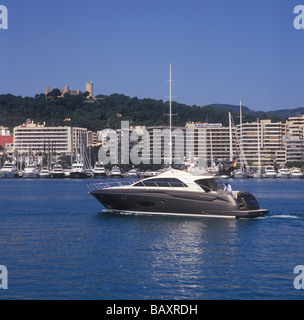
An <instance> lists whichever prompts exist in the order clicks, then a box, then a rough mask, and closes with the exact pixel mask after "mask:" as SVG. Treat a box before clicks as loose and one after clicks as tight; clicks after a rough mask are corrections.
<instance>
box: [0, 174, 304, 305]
mask: <svg viewBox="0 0 304 320" xmlns="http://www.w3.org/2000/svg"><path fill="white" fill-rule="evenodd" d="M90 182H93V181H92V180H91V181H89V180H68V179H67V180H39V179H36V180H23V179H17V180H0V265H2V266H5V267H6V268H7V270H8V279H7V280H8V282H7V284H8V288H7V289H6V290H3V289H1V290H0V299H103V300H108V299H115V300H127V299H128V300H143V299H147V300H152V299H153V300H155V299H157V300H163V299H170V300H171V299H177V300H183V299H187V300H188V299H191V300H203V299H303V298H304V290H303V289H300V290H296V289H295V287H294V279H295V277H296V276H297V275H296V274H294V268H295V267H296V266H297V265H304V179H303V180H292V179H290V180H279V179H277V180H268V179H262V180H255V179H246V180H229V183H230V184H231V185H232V188H233V190H244V191H251V192H253V193H255V195H256V196H257V198H258V200H259V202H260V205H261V207H262V208H267V209H270V213H269V215H268V216H267V217H264V218H257V219H238V220H234V219H222V218H187V217H172V216H171V217H165V216H144V215H123V214H113V213H112V214H111V213H103V212H102V210H103V209H104V208H103V207H102V206H101V204H100V203H99V202H98V201H97V200H95V199H94V198H93V197H92V196H89V195H88V191H89V189H88V188H87V184H88V183H90ZM94 182H96V181H94Z"/></svg>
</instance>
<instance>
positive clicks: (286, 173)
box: [277, 168, 290, 179]
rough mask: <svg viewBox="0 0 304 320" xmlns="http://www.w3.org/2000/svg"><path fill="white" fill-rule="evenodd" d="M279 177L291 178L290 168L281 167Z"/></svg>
mask: <svg viewBox="0 0 304 320" xmlns="http://www.w3.org/2000/svg"><path fill="white" fill-rule="evenodd" d="M277 177H278V178H281V179H289V178H290V170H289V169H287V168H281V169H279V172H278V176H277Z"/></svg>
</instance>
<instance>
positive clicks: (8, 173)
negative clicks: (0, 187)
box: [0, 161, 19, 179]
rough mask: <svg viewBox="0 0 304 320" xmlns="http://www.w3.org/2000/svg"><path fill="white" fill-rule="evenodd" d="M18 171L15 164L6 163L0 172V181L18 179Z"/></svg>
mask: <svg viewBox="0 0 304 320" xmlns="http://www.w3.org/2000/svg"><path fill="white" fill-rule="evenodd" d="M18 173H19V172H18V169H17V167H16V165H15V164H13V163H12V162H10V161H6V162H5V163H4V165H3V167H2V168H1V170H0V179H13V178H18Z"/></svg>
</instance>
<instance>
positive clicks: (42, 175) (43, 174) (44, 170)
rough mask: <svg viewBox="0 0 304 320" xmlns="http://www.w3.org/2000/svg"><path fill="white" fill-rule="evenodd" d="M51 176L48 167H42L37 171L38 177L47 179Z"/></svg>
mask: <svg viewBox="0 0 304 320" xmlns="http://www.w3.org/2000/svg"><path fill="white" fill-rule="evenodd" d="M50 177H51V172H50V170H49V169H48V167H42V168H41V169H40V171H39V178H41V179H48V178H50Z"/></svg>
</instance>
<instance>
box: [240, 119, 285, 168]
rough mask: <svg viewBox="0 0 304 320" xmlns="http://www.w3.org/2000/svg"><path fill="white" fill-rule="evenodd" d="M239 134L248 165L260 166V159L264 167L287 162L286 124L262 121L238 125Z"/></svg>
mask: <svg viewBox="0 0 304 320" xmlns="http://www.w3.org/2000/svg"><path fill="white" fill-rule="evenodd" d="M237 132H238V140H239V144H240V145H241V147H242V149H243V151H244V156H245V159H246V160H247V163H248V165H251V166H254V167H256V166H258V161H259V158H260V163H261V165H262V166H267V165H273V164H275V163H277V164H284V163H285V162H286V149H285V142H286V137H285V133H286V124H284V123H282V122H276V123H272V122H271V120H261V121H256V122H251V123H243V124H242V127H240V125H237ZM259 154H260V157H259Z"/></svg>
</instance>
